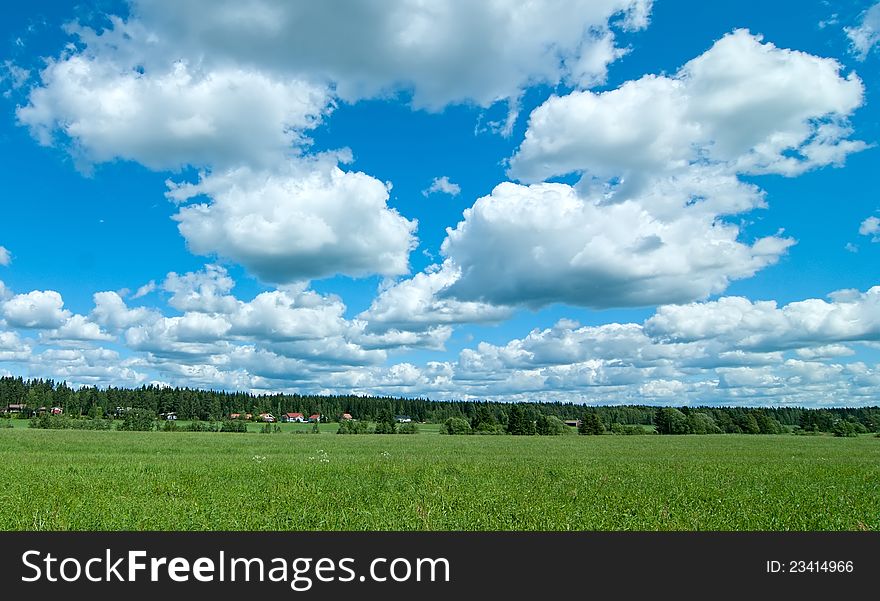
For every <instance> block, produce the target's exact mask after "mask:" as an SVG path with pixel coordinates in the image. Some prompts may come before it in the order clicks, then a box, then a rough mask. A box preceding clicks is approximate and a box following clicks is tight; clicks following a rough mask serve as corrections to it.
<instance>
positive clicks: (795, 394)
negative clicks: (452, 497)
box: [0, 268, 880, 405]
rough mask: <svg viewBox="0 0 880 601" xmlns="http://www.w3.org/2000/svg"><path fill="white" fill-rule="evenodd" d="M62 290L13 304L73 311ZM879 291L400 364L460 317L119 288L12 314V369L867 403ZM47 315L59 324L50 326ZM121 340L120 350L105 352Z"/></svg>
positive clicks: (406, 389) (71, 377)
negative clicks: (78, 302)
mask: <svg viewBox="0 0 880 601" xmlns="http://www.w3.org/2000/svg"><path fill="white" fill-rule="evenodd" d="M431 273H441V271H440V270H433V271H432V272H431ZM178 278H179V279H180V281H184V282H189V283H195V282H198V281H200V280H211V279H212V278H213V280H219V281H222V280H223V279H224V278H225V274H224V273H222V272H221V271H220V270H217V269H213V268H206V269H205V270H203V271H200V272H195V273H192V274H184V275H182V276H178ZM224 286H226V287H230V286H228V284H224V285H221V286H220V288H221V289H223V288H224ZM209 287H210V286H209ZM230 288H231V287H230ZM194 289H195V290H204V289H205V288H204V287H199V286H195V287H194ZM390 289H391V288H389V290H390ZM35 292H39V291H35ZM55 295H57V293H55V294H47V293H38V294H34V293H28V294H22V295H18V296H16V297H13V300H16V305H28V304H30V305H34V306H39V305H41V304H45V305H47V306H48V307H49V308H50V309H53V310H54V311H55V312H56V313H57V312H58V311H65V310H64V309H63V302H62V301H61V299H60V295H58V296H55ZM215 296H216V295H215ZM220 296H221V297H222V296H229V297H232V296H231V294H229V295H226V294H225V293H224V294H221V295H220ZM878 299H880V287H876V288H871V289H869V290H867V291H865V292H859V291H854V290H844V291H838V292H835V293H833V294H832V295H830V298H829V300H828V301H824V300H819V299H807V300H804V301H799V302H794V303H790V304H788V305H785V306H782V307H777V306H776V305H775V304H774V303H766V302H762V301H749V300H747V299H742V298H739V297H725V298H721V299H719V300H717V301H711V302H704V303H691V304H687V305H677V306H662V307H660V308H658V310H657V311H656V313H655V315H654V316H653V317H651V318H649V319H648V320H646V321H645V322H644V323H641V324H639V323H608V324H604V325H597V326H594V325H587V326H582V325H580V324H578V323H577V322H574V321H571V320H567V319H563V320H560V321H559V322H557V323H556V324H555V325H554V326H552V327H549V328H543V329H535V330H533V331H531V332H529V333H528V334H527V335H526V336H524V337H522V338H514V339H512V340H510V341H508V342H507V343H505V344H489V343H486V342H480V343H478V344H476V345H475V346H473V347H472V348H465V349H463V350H461V351H460V352H459V354H458V357H457V359H456V358H454V359H452V360H446V361H427V362H424V363H422V364H417V363H414V362H412V361H403V362H391V363H389V362H388V359H389V358H390V357H391V356H392V355H391V354H390V353H391V352H392V351H394V350H399V349H402V348H411V347H419V348H442V345H443V343H444V342H445V340H446V339H447V338H448V336H449V333H450V329H451V328H450V327H449V326H445V325H444V326H434V327H427V328H423V327H422V325H423V324H418V323H414V324H407V323H403V324H401V325H403V326H407V327H410V326H411V327H412V328H413V329H412V330H404V329H400V328H388V327H387V325H388V324H380V325H381V326H382V327H380V328H378V329H376V328H371V327H370V325H369V323H368V322H367V321H366V320H365V319H362V317H363V316H359V317H358V318H357V319H354V320H348V319H346V318H345V316H344V315H345V306H344V305H343V304H342V301H341V300H340V299H338V298H337V297H334V296H332V295H330V296H328V295H320V294H318V293H316V292H314V291H311V290H308V289H305V288H302V287H288V288H284V289H278V290H272V291H268V292H264V293H261V294H259V295H257V296H256V297H254V298H253V299H251V300H248V301H245V300H240V299H234V300H235V305H234V306H233V305H232V304H227V303H225V302H224V303H213V302H212V303H207V304H204V303H198V302H197V303H195V304H194V305H193V306H192V307H193V310H189V311H186V312H184V313H183V314H182V315H179V316H166V315H164V314H162V313H161V312H160V311H159V310H156V309H149V310H148V309H145V308H129V307H127V306H126V305H125V303H124V301H123V300H122V299H121V297H119V295H118V294H117V293H115V292H101V293H97V294H96V295H95V309H94V310H93V311H92V312H91V313H90V314H89V316H88V317H83V316H81V315H74V314H69V313H68V314H64V315H63V319H61V318H60V317H58V316H57V315H56V318H55V319H54V321H53V320H51V319H42V320H37V319H36V318H35V317H34V314H35V313H39V311H36V310H32V309H29V310H28V311H24V313H26V314H27V317H24V316H22V315H19V316H18V321H16V323H23V324H35V323H36V322H37V321H41V322H42V323H41V325H42V326H44V327H43V328H42V329H41V330H40V334H39V338H27V337H25V336H24V335H22V334H21V333H20V332H17V331H15V329H11V330H10V329H9V328H10V327H11V328H19V329H21V330H22V331H23V332H24V333H25V334H28V333H30V330H32V329H33V327H30V328H29V327H27V326H24V325H12V324H10V323H9V319H8V316H7V318H6V323H3V322H0V362H4V363H9V364H11V365H19V366H23V367H24V368H25V369H26V370H28V371H29V372H31V373H40V374H43V375H47V376H48V377H53V378H56V379H64V380H67V381H68V382H70V383H71V384H74V385H77V384H87V385H102V386H105V385H127V386H130V385H132V384H134V385H137V384H138V383H142V382H150V381H162V382H167V383H170V384H179V385H189V386H204V387H214V388H217V387H220V388H224V389H232V390H252V391H277V390H287V391H300V392H322V393H340V392H344V393H356V394H403V395H425V394H430V395H431V396H432V397H435V398H491V399H504V400H511V401H517V400H551V401H552V400H564V401H582V402H590V403H595V402H607V403H625V402H628V403H634V402H638V403H645V402H651V403H660V404H675V405H679V404H682V403H709V404H714V403H725V404H763V403H770V404H780V403H798V404H807V405H810V404H812V405H815V404H817V403H825V402H833V403H846V404H848V405H858V404H869V403H872V402H875V398H876V390H877V386H878V385H880V366H877V365H874V366H872V365H869V364H866V363H864V362H863V361H860V360H858V357H857V356H856V350H855V349H857V348H858V346H859V345H870V344H875V343H876V342H877V341H878V340H880V321H878V318H877V316H878V315H880V311H878V307H880V305H878V302H880V301H878ZM172 308H173V307H172ZM5 309H6V307H5V306H4V315H6V312H5ZM224 311H226V312H224ZM13 313H15V311H13ZM50 313H51V311H50ZM50 322H51V323H54V324H56V327H52V328H49V327H45V326H49V325H51V324H50ZM389 323H390V322H389ZM98 325H101V328H98ZM419 328H422V329H419ZM105 332H112V333H121V334H122V335H121V336H120V337H119V338H118V339H116V338H113V339H111V338H110V337H109V336H108V334H106V333H105ZM117 341H118V346H119V348H118V349H114V348H106V347H102V346H95V345H96V344H97V343H104V342H106V343H117ZM35 349H36V350H37V351H39V352H34V351H35Z"/></svg>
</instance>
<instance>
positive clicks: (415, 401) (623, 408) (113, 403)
mask: <svg viewBox="0 0 880 601" xmlns="http://www.w3.org/2000/svg"><path fill="white" fill-rule="evenodd" d="M22 404H24V405H26V409H25V411H24V413H23V415H26V416H28V417H30V414H31V413H32V412H34V411H36V410H38V409H40V408H43V407H46V408H50V407H61V408H62V409H63V410H64V414H65V415H68V416H73V417H76V416H91V417H93V418H94V417H96V416H97V417H104V416H114V415H116V413H117V409H118V408H122V409H144V410H147V411H150V412H152V413H154V414H156V415H158V414H160V413H170V412H174V413H176V414H177V416H178V418H179V419H181V420H202V421H223V420H225V419H226V418H228V417H229V415H231V414H233V413H242V414H245V413H252V414H254V415H257V414H259V413H263V412H270V413H274V414H275V415H276V416H278V415H281V414H283V413H287V412H300V413H303V414H305V415H312V414H314V413H319V414H321V415H322V416H323V419H324V420H325V421H326V420H338V419H339V418H340V416H341V415H342V414H343V413H350V414H351V415H352V416H353V417H354V418H355V419H358V420H363V421H373V422H384V421H386V420H387V419H388V416H389V415H406V416H409V417H411V418H412V420H413V421H416V422H433V423H445V422H447V420H449V419H450V418H459V419H461V420H463V421H464V422H467V425H468V427H469V428H470V429H471V430H472V431H474V432H476V433H497V432H509V433H531V429H532V428H535V429H536V431H537V429H539V428H540V429H542V431H545V432H546V431H550V430H555V429H558V428H559V424H558V423H557V422H556V421H548V418H549V417H554V418H556V420H558V421H560V422H562V421H573V420H579V421H580V422H581V423H584V422H585V421H587V420H589V421H590V423H591V424H592V427H594V428H595V429H598V426H599V425H601V426H602V428H603V431H604V430H610V431H612V432H615V431H616V433H622V434H634V433H641V432H639V431H640V430H642V431H643V430H644V428H634V427H633V426H654V427H655V428H656V430H657V432H659V433H661V434H687V433H694V434H703V433H715V432H718V433H744V434H772V433H778V432H780V431H782V430H783V429H784V430H791V429H798V430H800V431H804V432H835V433H837V432H836V431H835V430H838V431H840V430H841V429H843V430H846V431H849V430H850V429H852V430H854V431H856V433H858V432H862V431H865V432H876V431H878V429H880V407H877V406H873V407H827V408H821V409H807V408H803V407H763V408H752V407H714V406H712V407H710V406H689V407H688V406H683V407H678V408H671V407H666V408H660V409H658V408H657V407H656V406H650V405H614V406H590V407H586V406H585V405H583V404H576V403H546V402H524V403H515V404H514V403H503V402H496V401H443V400H431V399H428V398H404V397H382V396H359V395H300V394H280V393H279V394H250V393H246V392H226V391H218V390H201V389H195V388H185V387H184V388H181V387H165V386H155V385H150V386H141V387H139V388H116V387H108V388H96V387H82V388H77V389H74V388H72V387H70V386H68V385H67V384H66V383H65V382H55V381H53V380H46V379H23V378H21V377H2V378H0V411H3V410H6V409H8V408H9V407H10V406H12V405H22ZM592 416H595V418H594V417H592ZM594 420H598V421H594ZM511 424H512V427H511ZM458 425H459V426H461V423H460V422H459V423H458Z"/></svg>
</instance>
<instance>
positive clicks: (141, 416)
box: [116, 409, 156, 432]
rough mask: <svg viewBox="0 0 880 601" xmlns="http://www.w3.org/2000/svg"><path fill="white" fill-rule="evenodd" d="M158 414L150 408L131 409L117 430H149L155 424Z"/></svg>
mask: <svg viewBox="0 0 880 601" xmlns="http://www.w3.org/2000/svg"><path fill="white" fill-rule="evenodd" d="M155 418H156V415H155V414H154V413H153V412H152V411H150V410H148V409H129V410H128V411H126V412H125V416H124V417H123V418H122V423H121V424H119V425H118V426H117V427H116V429H117V430H127V431H130V432H135V431H137V432H149V431H150V430H152V429H153V427H154V426H155V423H154V422H155Z"/></svg>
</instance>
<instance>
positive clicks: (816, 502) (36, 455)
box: [0, 428, 880, 530]
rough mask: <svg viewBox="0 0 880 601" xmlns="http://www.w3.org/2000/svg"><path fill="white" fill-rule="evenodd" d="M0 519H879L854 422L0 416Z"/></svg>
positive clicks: (154, 522)
mask: <svg viewBox="0 0 880 601" xmlns="http://www.w3.org/2000/svg"><path fill="white" fill-rule="evenodd" d="M0 462H2V469H0V528H2V529H4V530H15V529H35V530H128V529H131V530H165V529H175V530H223V529H248V530H284V529H294V530H303V529H342V530H409V529H428V530H570V529H586V530H667V529H675V530H706V529H722V530H849V529H871V530H876V529H878V528H880V439H877V438H874V437H871V436H862V437H858V438H834V437H829V436H785V435H782V436H761V437H756V436H739V435H721V436H679V437H665V436H637V437H633V436H558V437H513V436H439V435H436V434H433V433H423V434H420V435H417V436H400V435H396V436H384V435H365V436H336V435H332V434H329V433H325V434H320V435H290V434H274V435H259V434H223V433H182V432H176V433H163V432H116V431H107V432H93V431H73V430H63V431H45V430H29V429H17V428H15V429H6V430H2V431H0Z"/></svg>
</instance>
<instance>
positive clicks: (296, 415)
mask: <svg viewBox="0 0 880 601" xmlns="http://www.w3.org/2000/svg"><path fill="white" fill-rule="evenodd" d="M284 415H286V416H287V417H302V416H303V414H302V413H285V414H284Z"/></svg>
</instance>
